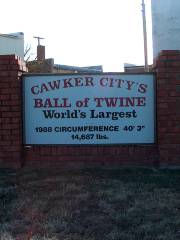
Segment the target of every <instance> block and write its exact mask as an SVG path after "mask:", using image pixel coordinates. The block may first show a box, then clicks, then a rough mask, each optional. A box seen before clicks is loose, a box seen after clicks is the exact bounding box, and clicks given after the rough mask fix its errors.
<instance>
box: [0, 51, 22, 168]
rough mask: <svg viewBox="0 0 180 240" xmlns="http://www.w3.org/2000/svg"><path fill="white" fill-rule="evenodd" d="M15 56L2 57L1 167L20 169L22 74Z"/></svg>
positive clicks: (0, 88)
mask: <svg viewBox="0 0 180 240" xmlns="http://www.w3.org/2000/svg"><path fill="white" fill-rule="evenodd" d="M24 70H26V69H25V65H24V63H23V62H22V61H21V60H20V58H19V57H16V56H15V55H7V56H0V166H3V167H11V166H12V167H20V165H21V160H22V152H23V151H22V150H23V147H22V109H21V103H22V98H21V96H22V93H21V74H22V72H23V71H24Z"/></svg>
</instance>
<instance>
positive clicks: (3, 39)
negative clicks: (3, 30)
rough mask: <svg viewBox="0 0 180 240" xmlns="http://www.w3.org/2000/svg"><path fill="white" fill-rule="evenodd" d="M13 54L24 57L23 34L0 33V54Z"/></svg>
mask: <svg viewBox="0 0 180 240" xmlns="http://www.w3.org/2000/svg"><path fill="white" fill-rule="evenodd" d="M11 54H15V55H17V56H19V57H21V59H24V34H23V33H11V34H0V55H11Z"/></svg>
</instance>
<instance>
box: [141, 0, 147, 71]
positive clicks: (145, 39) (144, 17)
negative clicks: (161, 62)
mask: <svg viewBox="0 0 180 240" xmlns="http://www.w3.org/2000/svg"><path fill="white" fill-rule="evenodd" d="M142 18H143V35H144V63H145V64H144V69H145V72H148V71H149V66H148V51H147V30H146V8H145V4H144V0H142Z"/></svg>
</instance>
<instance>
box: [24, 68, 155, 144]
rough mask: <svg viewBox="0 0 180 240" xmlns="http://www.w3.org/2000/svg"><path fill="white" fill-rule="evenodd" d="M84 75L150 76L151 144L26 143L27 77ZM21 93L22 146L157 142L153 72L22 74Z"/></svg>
mask: <svg viewBox="0 0 180 240" xmlns="http://www.w3.org/2000/svg"><path fill="white" fill-rule="evenodd" d="M84 75H88V76H108V75H111V76H113V75H118V76H124V75H128V76H133V75H152V81H153V83H152V84H153V91H154V93H153V95H154V96H153V97H154V98H153V103H154V104H153V108H154V110H153V113H154V120H153V125H154V133H153V135H154V139H153V141H152V142H150V143H146V142H141V143H139V142H138V143H134V142H132V143H87V144H86V143H64V144H62V143H45V144H44V143H26V126H25V118H26V114H25V106H26V97H25V81H28V77H35V76H36V77H41V76H57V77H58V76H59V77H66V76H74V77H75V76H84ZM22 92H23V104H22V109H23V119H22V126H23V129H22V130H23V131H22V132H23V144H24V146H34V145H37V146H38V145H39V146H48V145H49V146H52V145H53V146H59V147H61V146H112V145H113V146H120V145H133V146H135V145H138V146H139V145H145V146H148V145H154V144H156V142H157V134H156V129H157V126H156V123H157V107H156V106H157V103H156V99H157V98H156V78H155V74H154V73H153V72H144V73H126V72H105V73H89V72H88V73H67V74H60V73H24V74H23V75H22Z"/></svg>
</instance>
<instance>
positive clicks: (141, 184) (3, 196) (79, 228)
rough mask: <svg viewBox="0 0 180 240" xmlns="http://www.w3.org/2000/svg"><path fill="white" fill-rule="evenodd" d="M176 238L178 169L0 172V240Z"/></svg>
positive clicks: (179, 228) (178, 227) (179, 213)
mask: <svg viewBox="0 0 180 240" xmlns="http://www.w3.org/2000/svg"><path fill="white" fill-rule="evenodd" d="M14 239H15V240H38V239H40V240H50V239H52V240H58V239H60V240H160V239H161V240H174V239H177V240H178V239H180V170H157V169H143V168H113V169H110V168H107V167H106V168H105V167H101V168H100V167H99V168H81V169H74V170H72V169H64V170H62V169H51V170H47V169H41V170H29V169H26V168H24V169H22V170H18V171H16V172H15V171H10V170H0V240H14Z"/></svg>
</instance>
